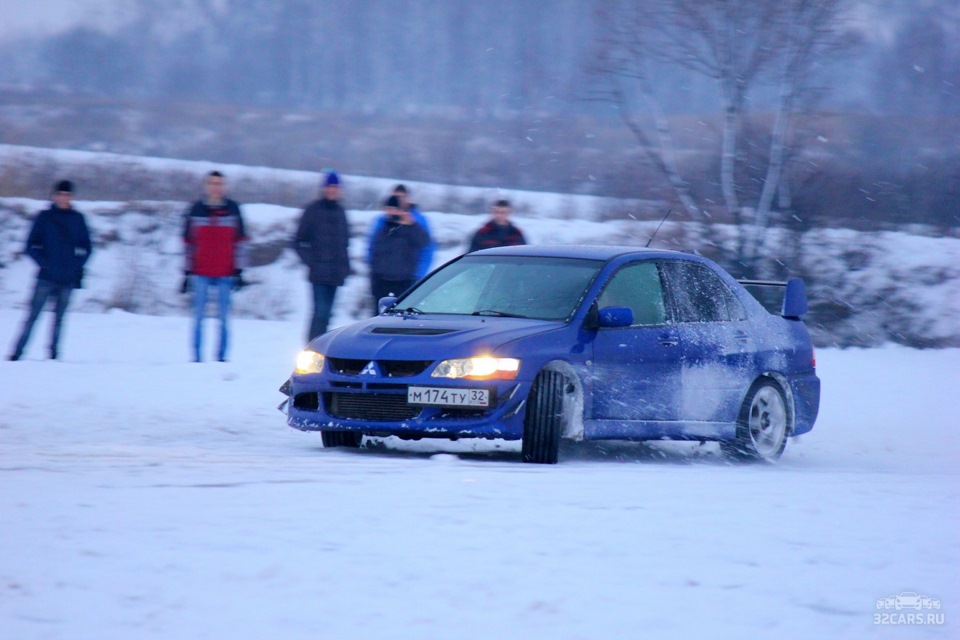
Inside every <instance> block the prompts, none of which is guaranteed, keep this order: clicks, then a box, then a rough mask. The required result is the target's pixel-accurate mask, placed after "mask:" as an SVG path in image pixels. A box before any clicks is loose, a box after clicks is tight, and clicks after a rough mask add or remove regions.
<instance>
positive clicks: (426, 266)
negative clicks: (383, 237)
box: [367, 184, 436, 280]
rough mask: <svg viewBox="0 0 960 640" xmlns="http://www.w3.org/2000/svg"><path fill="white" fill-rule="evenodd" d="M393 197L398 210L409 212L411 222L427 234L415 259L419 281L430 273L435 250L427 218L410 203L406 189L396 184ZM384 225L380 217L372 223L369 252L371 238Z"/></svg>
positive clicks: (370, 242) (371, 247)
mask: <svg viewBox="0 0 960 640" xmlns="http://www.w3.org/2000/svg"><path fill="white" fill-rule="evenodd" d="M393 195H395V196H396V197H397V200H399V202H400V208H401V209H403V210H405V211H409V212H410V215H411V216H413V220H414V221H415V222H416V223H417V224H418V225H420V226H421V227H423V230H424V231H426V232H427V240H428V242H427V244H426V245H425V246H424V247H423V249H422V250H421V251H420V256H419V257H418V259H417V269H416V273H415V274H414V275H415V276H416V279H417V280H419V279H420V278H422V277H423V276H425V275H427V274H428V273H429V272H430V265H431V264H432V263H433V252H434V250H435V249H436V243H435V242H434V241H433V237H432V236H431V234H430V225H429V224H427V217H426V216H425V215H423V213H421V212H420V208H419V207H417V205H416V204H414V203H412V202H410V194H409V193H408V191H407V187H406V186H404V185H402V184H398V185H397V186H395V187H394V188H393ZM382 224H384V217H383V216H381V217H380V218H378V219H377V221H376V222H375V223H374V225H373V228H372V229H371V230H370V237H369V238H368V241H367V247H369V249H370V250H372V249H373V238H374V236H375V235H377V233H378V232H379V231H380V226H381V225H382ZM371 257H372V256H368V258H367V261H368V262H369V261H370V258H371Z"/></svg>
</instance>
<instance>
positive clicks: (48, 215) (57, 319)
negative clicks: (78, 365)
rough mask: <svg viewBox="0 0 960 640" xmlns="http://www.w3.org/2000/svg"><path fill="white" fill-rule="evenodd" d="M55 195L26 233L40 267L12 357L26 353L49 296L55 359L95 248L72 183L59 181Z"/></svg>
mask: <svg viewBox="0 0 960 640" xmlns="http://www.w3.org/2000/svg"><path fill="white" fill-rule="evenodd" d="M52 196H53V203H52V204H51V206H50V208H49V209H46V210H44V211H41V212H40V214H39V215H38V216H37V218H36V220H34V221H33V226H32V227H31V228H30V234H29V235H28V236H27V246H26V252H27V255H29V256H30V257H31V258H33V261H34V262H36V263H37V265H39V267H40V271H39V272H38V273H37V281H36V285H35V286H34V289H33V298H32V299H31V300H30V311H29V314H28V316H27V320H26V322H25V323H24V325H23V331H22V332H21V333H20V338H19V339H18V340H17V345H16V347H14V350H13V353H12V354H10V360H19V359H20V358H21V357H23V350H24V349H25V348H26V346H27V342H29V340H30V333H31V332H32V331H33V325H34V323H36V321H37V318H38V317H39V316H40V312H41V311H43V308H44V306H45V305H46V303H47V299H49V298H53V300H54V321H53V330H52V333H51V336H50V351H49V355H50V358H51V359H53V360H56V359H57V358H58V357H59V345H60V333H61V332H62V330H63V318H64V316H65V315H66V313H67V305H68V304H69V302H70V294H72V293H73V290H74V289H79V288H80V287H81V285H82V282H83V267H84V265H85V264H86V263H87V260H88V259H89V258H90V254H91V253H92V251H93V247H92V245H91V243H90V230H89V229H88V228H87V223H86V220H85V219H84V217H83V214H82V213H80V212H79V211H77V210H76V209H74V208H73V206H72V204H71V202H72V199H73V183H72V182H70V181H69V180H61V181H60V182H58V183H56V185H54V187H53V192H52Z"/></svg>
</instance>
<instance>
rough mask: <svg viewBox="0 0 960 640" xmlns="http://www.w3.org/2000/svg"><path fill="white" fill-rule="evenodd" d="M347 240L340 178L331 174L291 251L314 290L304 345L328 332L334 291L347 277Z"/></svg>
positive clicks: (303, 218) (308, 209) (309, 207)
mask: <svg viewBox="0 0 960 640" xmlns="http://www.w3.org/2000/svg"><path fill="white" fill-rule="evenodd" d="M349 241H350V230H349V226H348V224H347V213H346V211H344V209H343V206H341V204H340V177H339V176H338V175H337V174H336V173H335V172H333V171H331V172H330V173H328V174H327V175H326V177H325V178H324V181H323V188H322V192H321V197H320V198H319V199H318V200H314V201H313V202H311V203H310V204H309V205H307V207H306V208H305V209H304V210H303V215H302V216H301V218H300V224H299V226H298V227H297V235H296V236H295V238H294V248H295V249H296V251H297V255H298V256H300V260H302V261H303V264H305V265H307V267H308V268H309V279H310V284H311V285H312V287H313V317H312V318H311V320H310V327H309V328H308V330H307V342H310V341H311V340H313V339H314V338H316V337H317V336H321V335H323V334H324V333H326V332H327V327H328V326H329V324H330V316H331V313H332V310H333V301H334V299H335V298H336V295H337V288H338V287H340V286H342V285H343V283H344V281H345V280H346V278H347V276H348V275H349V274H350V257H349V255H348V253H347V246H348V244H349Z"/></svg>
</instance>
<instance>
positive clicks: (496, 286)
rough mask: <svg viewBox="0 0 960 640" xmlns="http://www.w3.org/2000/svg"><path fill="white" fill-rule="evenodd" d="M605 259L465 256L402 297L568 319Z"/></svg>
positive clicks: (438, 305)
mask: <svg viewBox="0 0 960 640" xmlns="http://www.w3.org/2000/svg"><path fill="white" fill-rule="evenodd" d="M602 266H603V262H602V261H599V260H584V259H572V258H545V257H532V256H465V257H464V258H462V259H460V260H458V261H456V262H454V263H451V264H449V265H447V266H445V267H443V268H442V269H440V270H439V271H437V272H435V273H433V274H432V275H431V276H430V277H429V278H427V279H426V280H425V281H423V282H422V283H420V284H419V285H418V286H417V287H416V288H415V289H413V290H412V291H411V292H410V293H408V294H407V295H406V296H405V297H403V298H402V299H401V300H399V301H398V302H397V306H396V308H397V309H398V310H401V311H402V310H404V309H416V310H417V311H418V312H421V313H449V314H463V315H489V316H498V315H499V316H520V317H524V318H537V319H542V320H566V319H568V318H569V317H570V316H571V315H573V312H574V311H575V310H576V308H577V306H578V305H579V303H580V301H581V300H582V299H583V296H584V294H585V293H586V290H587V287H589V286H590V283H592V282H593V279H594V278H595V277H596V275H597V273H598V272H599V271H600V268H601V267H602Z"/></svg>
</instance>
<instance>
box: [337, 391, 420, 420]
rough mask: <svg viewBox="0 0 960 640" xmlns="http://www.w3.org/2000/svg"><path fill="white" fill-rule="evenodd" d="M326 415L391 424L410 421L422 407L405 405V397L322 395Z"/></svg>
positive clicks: (362, 394)
mask: <svg viewBox="0 0 960 640" xmlns="http://www.w3.org/2000/svg"><path fill="white" fill-rule="evenodd" d="M323 401H324V404H325V405H326V407H327V413H329V414H330V415H332V416H334V417H336V418H349V419H353V420H371V421H374V422H376V421H381V422H393V421H396V420H410V419H411V418H415V417H417V416H418V415H419V414H420V411H421V410H422V407H419V406H414V405H410V404H407V397H406V396H405V395H400V394H393V393H391V394H385V393H324V394H323Z"/></svg>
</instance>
